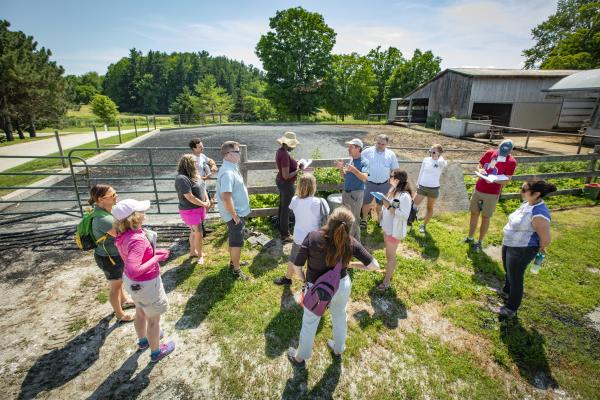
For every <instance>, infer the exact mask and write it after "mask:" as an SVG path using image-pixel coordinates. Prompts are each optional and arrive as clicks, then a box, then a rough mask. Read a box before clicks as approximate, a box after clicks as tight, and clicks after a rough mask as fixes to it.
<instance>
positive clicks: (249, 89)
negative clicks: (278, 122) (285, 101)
mask: <svg viewBox="0 0 600 400" xmlns="http://www.w3.org/2000/svg"><path fill="white" fill-rule="evenodd" d="M266 90H267V84H266V83H265V82H262V81H252V82H249V83H247V84H244V85H241V93H240V96H239V97H240V99H241V102H242V105H241V110H240V111H241V112H243V113H244V114H246V117H245V118H247V119H249V120H255V121H266V120H269V119H271V118H274V117H275V116H276V114H277V111H276V110H275V107H273V104H271V101H270V100H269V99H267V98H266V97H265V91H266Z"/></svg>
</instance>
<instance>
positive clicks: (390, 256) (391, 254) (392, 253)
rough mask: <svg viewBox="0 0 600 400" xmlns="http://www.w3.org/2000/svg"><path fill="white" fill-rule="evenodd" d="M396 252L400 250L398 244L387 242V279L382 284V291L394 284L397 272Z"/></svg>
mask: <svg viewBox="0 0 600 400" xmlns="http://www.w3.org/2000/svg"><path fill="white" fill-rule="evenodd" d="M396 250H398V243H392V242H389V241H386V242H385V258H386V265H385V277H384V278H383V282H382V284H381V288H382V289H386V288H387V287H388V286H390V284H391V282H392V277H393V276H394V271H395V270H396Z"/></svg>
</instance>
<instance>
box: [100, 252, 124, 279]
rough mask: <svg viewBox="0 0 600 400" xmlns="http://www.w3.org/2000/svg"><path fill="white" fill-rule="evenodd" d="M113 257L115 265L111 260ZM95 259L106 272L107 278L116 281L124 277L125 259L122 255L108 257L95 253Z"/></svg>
mask: <svg viewBox="0 0 600 400" xmlns="http://www.w3.org/2000/svg"><path fill="white" fill-rule="evenodd" d="M111 258H112V259H113V261H114V262H115V265H113V263H112V262H110V259H111ZM94 259H95V260H96V264H97V265H98V267H99V268H100V269H101V270H102V272H104V276H106V279H107V280H109V281H114V280H117V279H121V278H123V260H122V259H121V256H110V257H108V256H101V255H99V254H96V253H94Z"/></svg>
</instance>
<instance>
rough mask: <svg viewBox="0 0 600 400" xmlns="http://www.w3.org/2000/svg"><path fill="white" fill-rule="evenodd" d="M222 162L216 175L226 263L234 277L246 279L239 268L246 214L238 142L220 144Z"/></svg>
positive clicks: (246, 206)
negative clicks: (225, 236)
mask: <svg viewBox="0 0 600 400" xmlns="http://www.w3.org/2000/svg"><path fill="white" fill-rule="evenodd" d="M221 155H222V156H223V164H222V165H221V168H219V174H218V175H217V199H218V201H219V214H220V215H221V218H223V221H225V222H226V223H227V228H228V231H229V257H230V261H229V266H230V267H231V268H232V270H233V275H234V276H235V277H236V278H240V279H244V280H245V279H248V277H247V276H246V275H245V274H244V273H243V272H242V270H241V269H240V256H241V253H242V246H243V245H244V224H245V217H247V216H248V215H249V214H250V200H249V198H248V189H246V185H244V179H243V178H242V175H241V174H240V170H239V169H238V164H239V162H240V144H239V143H237V142H233V141H227V142H225V143H223V145H222V146H221Z"/></svg>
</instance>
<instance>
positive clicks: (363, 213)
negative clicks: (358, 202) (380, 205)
mask: <svg viewBox="0 0 600 400" xmlns="http://www.w3.org/2000/svg"><path fill="white" fill-rule="evenodd" d="M371 210H373V202H370V203H367V204H364V205H363V206H362V209H361V217H362V220H363V221H366V220H367V219H369V213H370V212H371Z"/></svg>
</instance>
